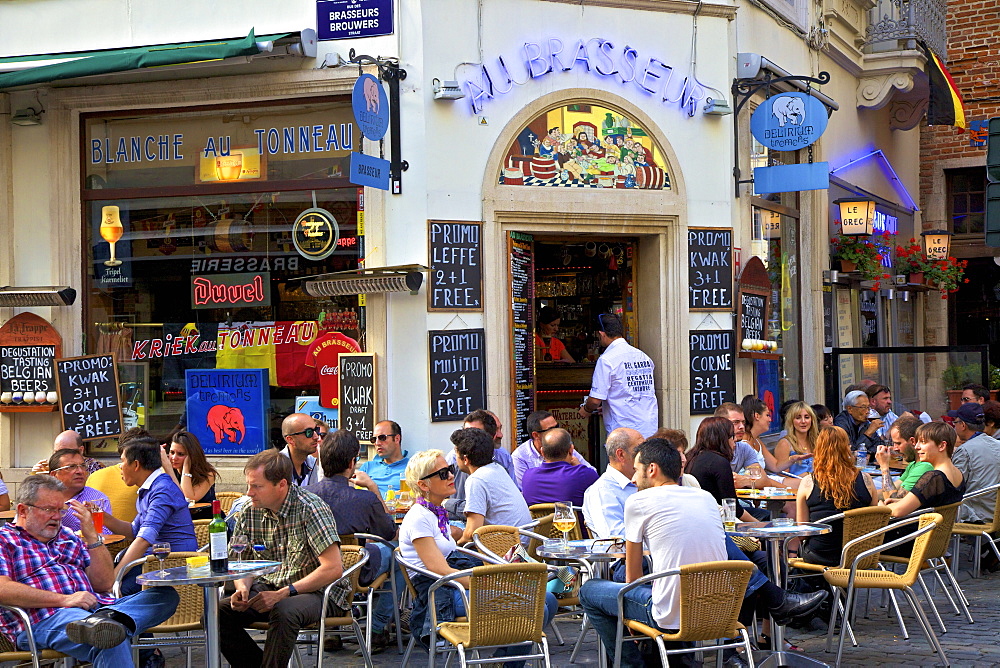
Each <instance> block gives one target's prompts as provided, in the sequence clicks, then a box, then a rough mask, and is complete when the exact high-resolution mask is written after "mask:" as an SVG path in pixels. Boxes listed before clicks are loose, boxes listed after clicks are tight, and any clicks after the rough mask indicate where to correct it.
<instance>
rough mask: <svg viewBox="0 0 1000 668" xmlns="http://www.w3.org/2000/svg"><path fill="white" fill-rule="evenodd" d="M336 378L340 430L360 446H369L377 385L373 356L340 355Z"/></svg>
mask: <svg viewBox="0 0 1000 668" xmlns="http://www.w3.org/2000/svg"><path fill="white" fill-rule="evenodd" d="M337 367H338V369H337V372H338V373H339V375H340V389H339V397H340V413H339V414H338V418H337V421H338V422H339V423H340V428H341V429H346V430H347V431H349V432H351V433H352V434H354V435H355V436H356V437H357V439H358V440H359V441H361V442H362V443H371V440H372V433H373V431H374V429H375V420H376V419H377V418H376V416H377V415H378V383H377V382H376V372H377V370H378V364H377V363H376V355H375V353H340V356H339V357H338V358H337Z"/></svg>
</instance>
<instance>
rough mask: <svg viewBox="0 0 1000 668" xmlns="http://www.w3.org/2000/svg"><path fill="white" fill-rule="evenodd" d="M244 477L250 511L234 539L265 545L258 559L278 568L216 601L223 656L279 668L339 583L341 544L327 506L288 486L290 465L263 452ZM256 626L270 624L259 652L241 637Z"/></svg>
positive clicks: (239, 520)
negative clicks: (325, 595) (240, 536)
mask: <svg viewBox="0 0 1000 668" xmlns="http://www.w3.org/2000/svg"><path fill="white" fill-rule="evenodd" d="M243 472H244V473H245V474H246V478H247V496H249V497H250V501H251V503H250V504H247V505H245V506H244V507H243V508H242V509H241V510H240V511H239V513H237V515H236V518H235V519H236V525H235V528H234V529H233V533H234V535H238V534H243V535H245V536H247V538H249V543H250V544H251V545H264V549H263V550H262V551H261V550H258V553H259V554H260V556H261V557H262V558H264V559H269V560H273V561H280V562H281V567H280V568H279V569H278V570H277V571H275V572H273V573H269V574H267V575H262V576H260V577H259V578H256V579H254V578H244V579H242V580H237V581H236V583H235V584H236V593H235V594H233V595H232V596H231V597H230V598H228V599H226V600H224V601H222V603H221V604H220V606H219V635H220V638H221V645H222V654H223V656H225V657H226V660H227V661H229V663H230V664H231V665H233V666H239V667H240V668H256V667H257V666H268V667H269V668H275V667H277V668H283V667H284V666H286V665H288V660H289V659H290V658H291V655H292V651H293V650H294V648H295V639H296V638H297V637H298V634H299V629H301V628H302V627H304V626H308V625H310V624H315V623H318V622H319V616H320V607H321V605H322V601H323V590H324V589H325V588H326V586H327V585H329V584H330V583H331V582H334V581H336V580H338V579H340V576H341V574H342V572H343V568H342V566H341V562H340V536H339V535H338V534H337V523H336V520H334V517H333V512H332V511H331V510H330V506H328V505H327V503H326V502H325V501H323V500H322V499H320V498H319V497H318V496H316V495H315V494H313V493H312V492H307V491H305V490H303V489H302V488H300V487H297V486H295V485H293V484H292V463H291V461H290V460H289V459H288V457H285V456H284V455H282V454H281V453H280V452H278V451H277V450H273V449H272V450H266V451H264V452H261V453H258V454H256V455H254V456H253V457H251V458H250V460H249V461H248V462H247V465H246V467H244V469H243ZM328 612H330V611H329V610H328ZM334 614H340V613H339V612H337V613H334ZM255 622H268V623H270V628H269V629H268V631H267V638H266V640H265V642H264V649H263V651H262V650H261V649H260V648H259V647H258V646H257V643H256V642H254V640H253V638H251V637H250V635H249V634H248V633H247V632H246V631H245V628H246V627H247V626H249V625H251V624H253V623H255Z"/></svg>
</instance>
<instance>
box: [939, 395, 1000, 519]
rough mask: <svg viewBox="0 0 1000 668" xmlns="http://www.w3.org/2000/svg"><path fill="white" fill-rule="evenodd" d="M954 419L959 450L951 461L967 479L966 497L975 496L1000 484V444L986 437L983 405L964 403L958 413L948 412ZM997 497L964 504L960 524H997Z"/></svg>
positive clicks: (990, 495)
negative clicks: (993, 521) (995, 510)
mask: <svg viewBox="0 0 1000 668" xmlns="http://www.w3.org/2000/svg"><path fill="white" fill-rule="evenodd" d="M948 417H950V418H954V420H955V423H954V427H955V433H956V434H958V446H959V447H957V448H956V449H955V454H953V455H952V457H951V460H952V462H953V463H954V464H955V467H956V468H957V469H958V470H959V471H961V472H962V476H963V478H964V479H965V493H966V495H967V496H968V495H971V494H973V493H974V492H976V491H978V490H981V489H984V488H986V487H989V486H990V485H996V484H997V483H1000V441H997V440H996V439H995V438H993V437H991V436H987V435H986V434H985V433H983V421H984V417H985V415H984V413H983V407H982V405H981V404H978V403H976V402H974V401H970V402H968V403H964V404H962V405H961V406H959V407H958V410H954V411H948ZM995 503H996V495H995V494H987V495H985V496H980V497H977V498H975V499H969V500H968V501H966V502H965V503H963V504H962V507H961V509H960V513H959V521H960V522H974V523H977V524H984V523H986V522H990V521H992V520H993V507H994V504H995Z"/></svg>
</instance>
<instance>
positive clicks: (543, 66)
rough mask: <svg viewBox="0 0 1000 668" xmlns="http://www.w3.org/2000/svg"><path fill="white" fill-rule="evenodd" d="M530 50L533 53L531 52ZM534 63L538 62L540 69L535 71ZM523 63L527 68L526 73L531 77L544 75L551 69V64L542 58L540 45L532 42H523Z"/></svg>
mask: <svg viewBox="0 0 1000 668" xmlns="http://www.w3.org/2000/svg"><path fill="white" fill-rule="evenodd" d="M532 51H533V52H534V54H532ZM535 63H538V64H539V67H540V71H538V72H536V71H535ZM524 64H525V66H526V67H527V68H528V74H529V75H530V76H531V78H532V79H537V78H538V77H540V76H543V75H546V74H548V73H549V72H551V71H552V65H550V64H549V62H548V61H546V60H545V59H544V58H542V47H541V46H540V45H538V44H535V43H534V42H525V43H524Z"/></svg>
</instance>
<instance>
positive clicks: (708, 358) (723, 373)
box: [688, 329, 736, 415]
mask: <svg viewBox="0 0 1000 668" xmlns="http://www.w3.org/2000/svg"><path fill="white" fill-rule="evenodd" d="M688 343H689V344H690V347H691V414H692V415H706V414H708V413H714V412H715V409H716V408H718V407H719V404H721V403H723V402H725V401H733V402H735V401H736V371H735V366H734V364H733V358H734V357H735V356H736V346H735V336H734V335H733V332H731V331H730V330H728V329H720V330H697V331H692V332H690V333H689V339H688Z"/></svg>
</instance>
